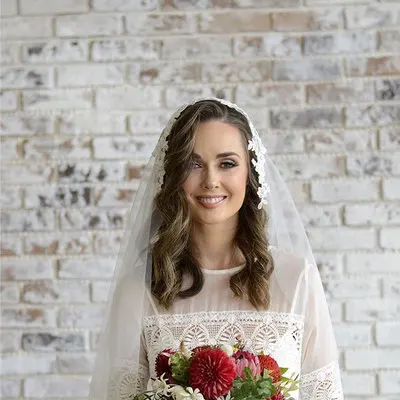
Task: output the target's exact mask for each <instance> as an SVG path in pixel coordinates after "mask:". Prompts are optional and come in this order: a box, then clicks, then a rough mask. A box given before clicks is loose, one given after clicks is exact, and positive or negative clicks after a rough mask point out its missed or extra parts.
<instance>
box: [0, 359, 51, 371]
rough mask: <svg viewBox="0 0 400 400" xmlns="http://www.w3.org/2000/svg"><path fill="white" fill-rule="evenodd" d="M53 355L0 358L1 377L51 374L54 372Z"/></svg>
mask: <svg viewBox="0 0 400 400" xmlns="http://www.w3.org/2000/svg"><path fill="white" fill-rule="evenodd" d="M55 362H56V356H55V355H36V354H29V355H28V354H27V355H10V356H2V357H1V363H0V368H1V372H0V374H1V375H25V374H51V373H54V372H55Z"/></svg>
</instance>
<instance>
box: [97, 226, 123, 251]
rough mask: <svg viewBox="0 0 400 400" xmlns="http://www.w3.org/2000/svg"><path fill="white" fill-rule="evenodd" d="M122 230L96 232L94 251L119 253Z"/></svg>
mask: <svg viewBox="0 0 400 400" xmlns="http://www.w3.org/2000/svg"><path fill="white" fill-rule="evenodd" d="M122 234H123V233H122V232H96V234H95V236H94V242H93V247H94V252H95V253H96V254H102V255H117V254H118V249H119V248H120V246H121V241H122Z"/></svg>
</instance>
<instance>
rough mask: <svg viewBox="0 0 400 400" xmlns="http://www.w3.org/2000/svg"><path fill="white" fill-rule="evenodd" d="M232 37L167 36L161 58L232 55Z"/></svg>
mask: <svg viewBox="0 0 400 400" xmlns="http://www.w3.org/2000/svg"><path fill="white" fill-rule="evenodd" d="M231 53H232V48H231V39H230V38H225V37H222V38H221V37H212V38H210V37H207V38H204V37H197V38H193V37H187V38H174V37H167V38H165V39H164V41H163V45H162V55H161V58H163V59H166V60H191V59H194V58H196V59H197V58H202V59H203V58H205V57H207V59H210V58H211V59H212V58H214V57H218V58H219V59H221V58H228V57H230V56H231Z"/></svg>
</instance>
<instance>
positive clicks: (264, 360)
mask: <svg viewBox="0 0 400 400" xmlns="http://www.w3.org/2000/svg"><path fill="white" fill-rule="evenodd" d="M258 360H259V361H260V367H261V374H262V373H263V372H264V370H267V371H269V374H270V375H271V377H272V381H273V382H279V381H280V380H281V377H282V376H281V370H280V369H279V365H278V363H277V362H276V361H275V360H274V359H273V358H272V357H271V356H267V355H259V356H258Z"/></svg>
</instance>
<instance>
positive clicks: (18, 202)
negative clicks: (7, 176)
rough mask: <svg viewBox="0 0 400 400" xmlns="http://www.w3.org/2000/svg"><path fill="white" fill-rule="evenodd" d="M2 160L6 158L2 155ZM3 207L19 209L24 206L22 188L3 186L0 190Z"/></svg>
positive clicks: (0, 202) (0, 203)
mask: <svg viewBox="0 0 400 400" xmlns="http://www.w3.org/2000/svg"><path fill="white" fill-rule="evenodd" d="M2 160H4V158H3V155H2ZM0 205H1V208H8V209H18V208H21V207H22V197H21V189H19V188H15V187H3V188H2V189H1V192H0Z"/></svg>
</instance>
